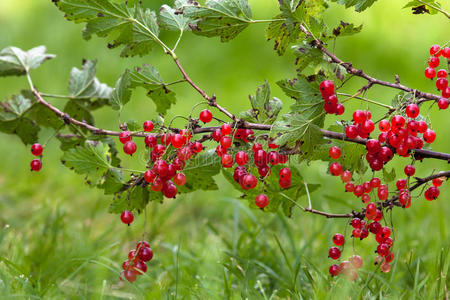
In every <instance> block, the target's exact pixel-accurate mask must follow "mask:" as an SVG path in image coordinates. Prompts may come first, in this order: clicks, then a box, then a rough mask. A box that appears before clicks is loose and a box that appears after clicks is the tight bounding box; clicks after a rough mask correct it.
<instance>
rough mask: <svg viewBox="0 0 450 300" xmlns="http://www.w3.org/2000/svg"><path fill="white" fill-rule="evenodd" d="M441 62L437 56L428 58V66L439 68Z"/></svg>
mask: <svg viewBox="0 0 450 300" xmlns="http://www.w3.org/2000/svg"><path fill="white" fill-rule="evenodd" d="M439 63H440V61H439V58H437V57H436V56H432V57H430V59H429V60H428V66H430V68H437V67H438V66H439Z"/></svg>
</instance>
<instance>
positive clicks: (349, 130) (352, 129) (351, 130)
mask: <svg viewBox="0 0 450 300" xmlns="http://www.w3.org/2000/svg"><path fill="white" fill-rule="evenodd" d="M345 135H346V136H347V137H348V138H349V139H354V138H356V137H357V136H358V128H356V126H353V125H350V126H347V127H345Z"/></svg>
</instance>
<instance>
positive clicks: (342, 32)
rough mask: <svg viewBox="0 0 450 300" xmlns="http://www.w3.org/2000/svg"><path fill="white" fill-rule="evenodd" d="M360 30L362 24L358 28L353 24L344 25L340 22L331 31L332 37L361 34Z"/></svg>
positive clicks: (344, 23)
mask: <svg viewBox="0 0 450 300" xmlns="http://www.w3.org/2000/svg"><path fill="white" fill-rule="evenodd" d="M361 30H362V24H361V25H359V26H355V24H352V23H346V22H344V21H341V22H340V24H339V26H337V27H336V28H334V29H333V31H332V33H333V37H338V36H349V35H354V34H357V33H359V32H361Z"/></svg>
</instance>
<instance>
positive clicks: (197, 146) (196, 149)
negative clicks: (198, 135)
mask: <svg viewBox="0 0 450 300" xmlns="http://www.w3.org/2000/svg"><path fill="white" fill-rule="evenodd" d="M191 150H192V152H195V153H200V152H202V150H203V145H202V143H200V142H195V143H193V144H191Z"/></svg>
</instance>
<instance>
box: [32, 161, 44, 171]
mask: <svg viewBox="0 0 450 300" xmlns="http://www.w3.org/2000/svg"><path fill="white" fill-rule="evenodd" d="M30 167H31V171H36V172H38V171H39V170H40V169H42V162H41V160H39V159H33V160H32V161H31V163H30Z"/></svg>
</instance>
